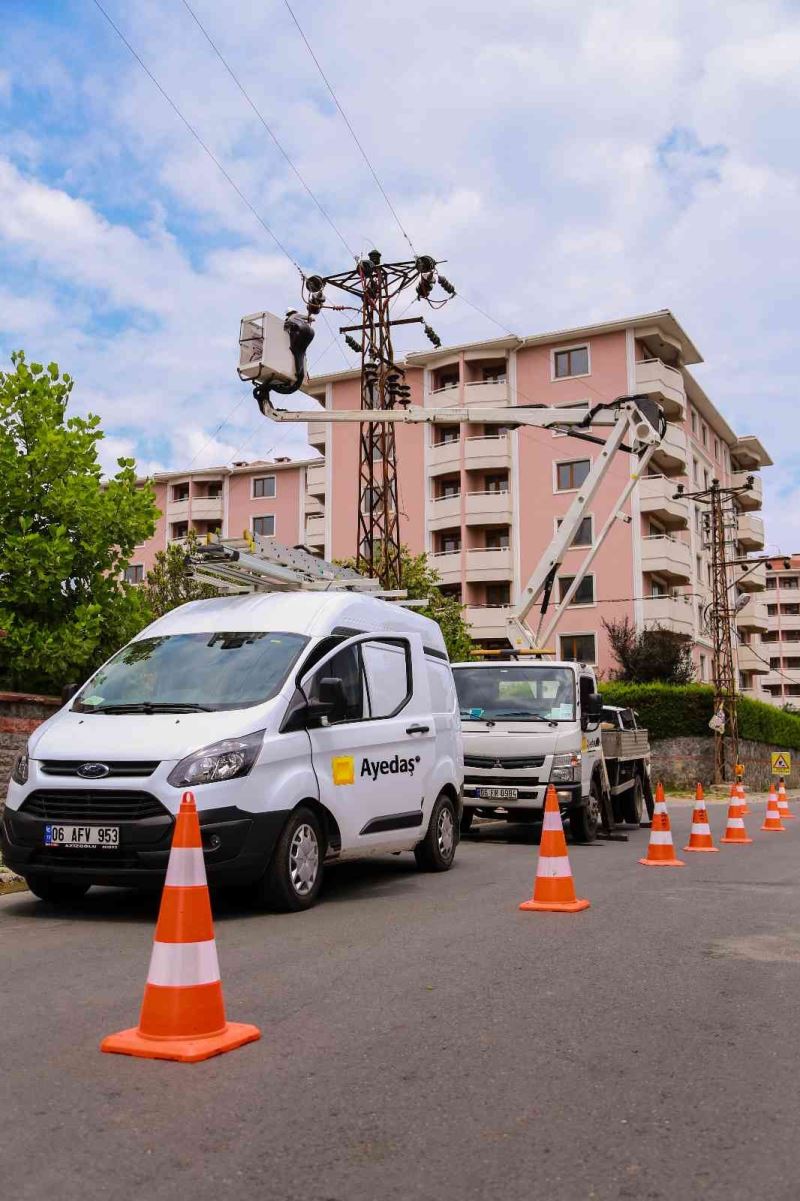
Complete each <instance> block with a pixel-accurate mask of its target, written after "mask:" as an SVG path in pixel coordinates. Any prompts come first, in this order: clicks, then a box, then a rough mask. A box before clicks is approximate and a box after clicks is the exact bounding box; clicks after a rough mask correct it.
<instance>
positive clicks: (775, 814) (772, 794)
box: [761, 784, 786, 834]
mask: <svg viewBox="0 0 800 1201" xmlns="http://www.w3.org/2000/svg"><path fill="white" fill-rule="evenodd" d="M761 829H762V830H774V831H776V833H778V834H785V833H786V826H784V824H783V822H782V821H781V813H780V810H779V808H778V794H777V792H776V791H775V785H774V784H773V785H772V786H771V788H770V790H769V796H768V797H767V813H766V816H765V818H764V824H763V826H762V827H761Z"/></svg>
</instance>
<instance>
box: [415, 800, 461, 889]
mask: <svg viewBox="0 0 800 1201" xmlns="http://www.w3.org/2000/svg"><path fill="white" fill-rule="evenodd" d="M456 844H457V838H456V807H455V805H454V804H453V802H452V800H451V798H450V797H449V796H448V795H447V793H446V792H440V793H439V796H438V798H437V800H436V804H435V805H434V806H433V813H432V814H431V820H430V821H429V822H428V833H427V834H426V835H425V837H424V838H423V840H422V842H418V843H417V845H416V846H415V847H414V858H415V859H416V861H417V867H418V868H419V869H420V870H421V871H423V872H446V871H449V870H450V868H451V867H452V866H453V859H454V858H455V853H456Z"/></svg>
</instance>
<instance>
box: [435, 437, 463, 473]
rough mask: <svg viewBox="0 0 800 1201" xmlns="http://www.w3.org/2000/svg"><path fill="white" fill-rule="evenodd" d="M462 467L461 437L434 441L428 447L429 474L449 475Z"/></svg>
mask: <svg viewBox="0 0 800 1201" xmlns="http://www.w3.org/2000/svg"><path fill="white" fill-rule="evenodd" d="M460 469H461V439H460V438H457V439H456V441H455V442H438V443H437V442H434V444H433V445H432V446H431V447H429V449H428V474H429V475H448V474H451V473H453V472H456V471H460Z"/></svg>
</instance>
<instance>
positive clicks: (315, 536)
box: [306, 514, 325, 546]
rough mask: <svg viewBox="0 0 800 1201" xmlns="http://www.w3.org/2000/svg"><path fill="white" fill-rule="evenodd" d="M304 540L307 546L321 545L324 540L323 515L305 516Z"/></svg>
mask: <svg viewBox="0 0 800 1201" xmlns="http://www.w3.org/2000/svg"><path fill="white" fill-rule="evenodd" d="M306 542H307V543H308V545H309V546H322V545H324V542H325V515H324V514H314V515H312V516H310V517H306Z"/></svg>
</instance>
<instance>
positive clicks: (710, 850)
mask: <svg viewBox="0 0 800 1201" xmlns="http://www.w3.org/2000/svg"><path fill="white" fill-rule="evenodd" d="M683 849H684V851H694V852H695V853H696V854H699V855H713V854H714V852H715V851H718V850H719V847H684V848H683Z"/></svg>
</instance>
